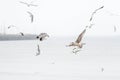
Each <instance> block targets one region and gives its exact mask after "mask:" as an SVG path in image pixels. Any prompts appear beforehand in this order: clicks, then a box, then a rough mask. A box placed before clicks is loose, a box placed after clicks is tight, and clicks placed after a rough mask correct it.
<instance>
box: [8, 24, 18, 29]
mask: <svg viewBox="0 0 120 80" xmlns="http://www.w3.org/2000/svg"><path fill="white" fill-rule="evenodd" d="M12 27H16V26H14V25H9V26H8V29H10V28H12Z"/></svg>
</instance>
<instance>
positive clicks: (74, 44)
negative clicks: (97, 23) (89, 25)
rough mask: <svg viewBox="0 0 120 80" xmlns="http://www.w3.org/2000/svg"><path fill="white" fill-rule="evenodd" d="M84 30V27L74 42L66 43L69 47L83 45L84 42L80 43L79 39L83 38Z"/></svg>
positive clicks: (80, 46)
mask: <svg viewBox="0 0 120 80" xmlns="http://www.w3.org/2000/svg"><path fill="white" fill-rule="evenodd" d="M85 32H86V29H84V30H83V31H82V33H81V34H80V35H79V36H78V38H77V40H76V41H75V42H72V43H71V44H70V45H68V46H69V47H70V46H77V47H78V48H82V47H83V45H85V43H81V40H82V38H83V35H84V34H85Z"/></svg>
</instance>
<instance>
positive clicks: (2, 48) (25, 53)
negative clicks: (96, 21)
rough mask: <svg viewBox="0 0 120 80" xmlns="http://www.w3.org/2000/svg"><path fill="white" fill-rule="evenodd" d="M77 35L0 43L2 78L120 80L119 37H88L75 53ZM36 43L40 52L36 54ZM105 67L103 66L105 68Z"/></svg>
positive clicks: (8, 79) (15, 79)
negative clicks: (74, 42)
mask: <svg viewBox="0 0 120 80" xmlns="http://www.w3.org/2000/svg"><path fill="white" fill-rule="evenodd" d="M71 41H74V37H67V38H61V37H56V38H49V39H48V40H45V41H43V42H39V41H37V40H25V41H24V40H23V41H1V42H0V79H1V80H40V79H41V80H103V79H104V80H113V79H114V80H119V79H120V49H119V48H120V42H119V41H120V38H119V37H85V38H84V40H83V42H85V43H86V45H85V46H84V47H83V48H82V49H81V51H80V52H79V53H77V54H76V55H75V54H74V53H72V48H70V47H66V46H65V45H67V44H69V43H70V42H71ZM37 44H39V45H40V50H41V54H40V55H39V56H35V54H36V52H37ZM102 68H103V69H104V70H103V71H102Z"/></svg>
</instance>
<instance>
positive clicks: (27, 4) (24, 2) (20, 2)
mask: <svg viewBox="0 0 120 80" xmlns="http://www.w3.org/2000/svg"><path fill="white" fill-rule="evenodd" d="M19 2H20V3H22V4H26V5H28V3H26V2H22V1H19Z"/></svg>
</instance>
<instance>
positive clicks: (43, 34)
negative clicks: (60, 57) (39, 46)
mask: <svg viewBox="0 0 120 80" xmlns="http://www.w3.org/2000/svg"><path fill="white" fill-rule="evenodd" d="M46 37H49V35H48V34H47V33H40V34H39V35H38V36H37V37H36V38H37V39H40V41H43V40H44V39H45V38H46Z"/></svg>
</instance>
